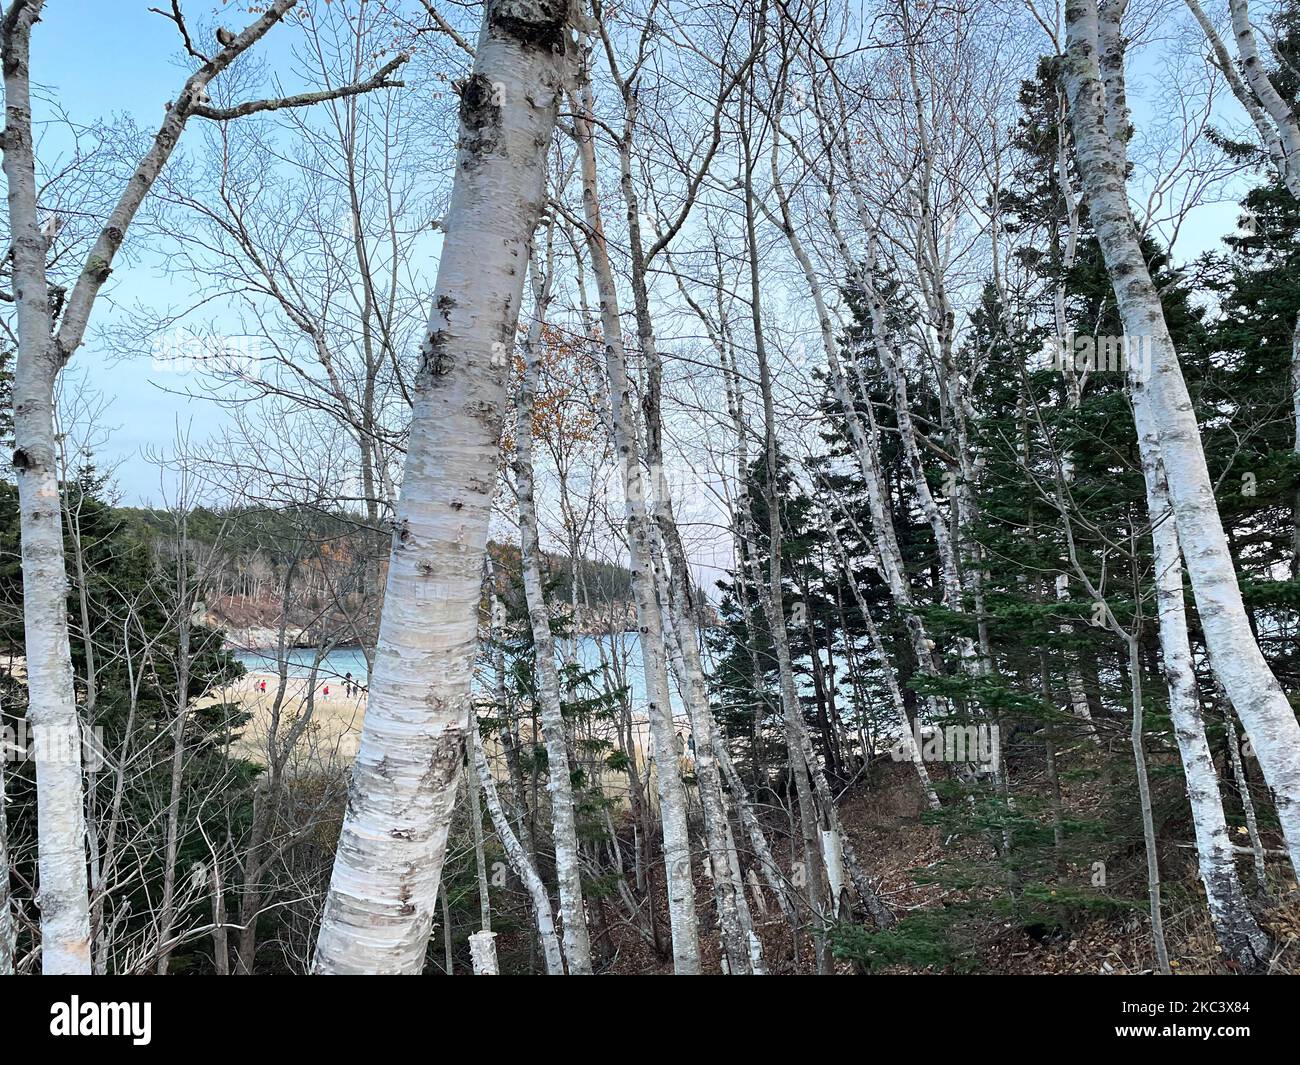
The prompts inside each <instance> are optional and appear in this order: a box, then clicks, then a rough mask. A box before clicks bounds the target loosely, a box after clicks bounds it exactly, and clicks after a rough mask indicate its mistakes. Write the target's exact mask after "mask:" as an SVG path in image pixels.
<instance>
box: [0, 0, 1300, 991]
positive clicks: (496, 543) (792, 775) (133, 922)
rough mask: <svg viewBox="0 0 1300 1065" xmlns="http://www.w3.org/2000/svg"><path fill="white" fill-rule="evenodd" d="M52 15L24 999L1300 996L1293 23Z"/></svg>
mask: <svg viewBox="0 0 1300 1065" xmlns="http://www.w3.org/2000/svg"><path fill="white" fill-rule="evenodd" d="M60 6H61V5H60V4H59V3H57V2H56V0H49V3H48V4H47V3H44V2H43V0H9V2H8V3H7V4H6V5H5V9H4V13H3V17H0V44H2V45H3V55H4V64H3V66H4V83H5V99H6V132H5V136H4V139H3V150H4V174H5V180H6V183H7V188H8V210H7V214H6V215H5V223H4V224H5V225H6V226H7V235H6V239H7V241H8V244H9V246H10V254H9V256H8V258H7V259H6V260H5V262H4V265H3V267H0V274H3V278H2V279H0V290H2V291H0V296H2V297H3V299H4V302H3V304H0V322H2V323H3V327H4V330H5V333H4V336H3V338H0V340H2V341H3V351H2V352H0V406H2V407H3V422H0V435H3V437H4V441H5V444H6V446H7V448H8V449H9V450H11V451H12V470H11V471H10V473H9V474H8V475H7V477H6V478H5V479H4V480H3V481H0V633H2V634H3V654H4V659H3V661H0V727H2V731H0V738H2V739H3V743H4V748H5V752H4V757H3V759H0V771H2V772H3V776H2V777H0V973H6V974H7V973H19V974H29V973H48V974H55V973H61V974H78V975H125V974H146V973H152V974H158V975H167V974H217V975H230V974H253V973H259V974H260V973H266V974H308V973H315V974H381V973H382V974H412V975H413V974H421V973H427V974H447V975H453V974H455V975H460V974H470V973H474V974H479V975H496V974H538V975H541V974H545V975H565V974H569V975H592V974H618V975H631V974H659V973H661V974H678V975H698V974H725V975H775V974H786V975H804V974H806V975H814V974H815V975H851V974H873V975H897V974H915V973H942V974H949V975H957V974H980V973H998V974H1031V975H1038V974H1056V973H1075V974H1158V975H1171V974H1175V973H1177V974H1207V975H1208V974H1214V975H1230V974H1231V975H1263V974H1286V973H1295V972H1300V887H1298V885H1297V879H1296V874H1297V871H1298V870H1300V720H1298V719H1297V713H1298V712H1300V73H1298V69H1297V68H1300V6H1297V5H1296V4H1295V3H1294V2H1293V0H1279V2H1276V3H1272V4H1267V5H1266V4H1262V3H1259V2H1258V0H1257V2H1256V4H1255V5H1254V7H1251V8H1248V6H1247V0H1227V4H1226V8H1222V9H1217V8H1216V9H1210V8H1203V7H1202V6H1201V5H1200V3H1199V2H1198V0H1178V2H1173V0H1146V2H1143V3H1139V2H1138V0H1070V2H1069V3H1067V4H1065V5H1064V6H1063V7H1062V6H1060V5H1055V6H1053V5H1043V4H1038V3H1036V2H1035V0H1029V2H1027V3H1026V2H1021V3H1018V4H1011V3H1009V2H1003V0H976V2H974V3H970V4H967V5H964V6H961V7H949V6H944V5H936V4H933V3H928V2H925V0H880V2H878V3H877V2H873V3H870V4H867V5H865V6H863V5H854V4H847V5H845V4H839V3H836V2H826V0H802V2H797V3H769V2H767V0H744V2H737V3H716V4H708V5H705V4H692V3H680V2H677V0H672V2H663V0H638V2H635V3H632V4H631V5H628V6H619V7H607V6H606V5H605V4H603V3H601V2H598V0H591V2H590V3H587V2H585V0H584V2H576V0H575V2H569V0H486V2H485V3H482V4H472V5H461V4H455V5H452V4H441V3H438V2H436V0H418V2H408V0H335V2H333V3H330V2H328V0H270V2H268V3H265V4H261V5H243V4H228V5H218V6H217V7H216V11H215V12H212V11H208V10H207V9H206V8H207V7H211V6H213V5H206V6H205V4H203V3H200V2H187V3H173V4H171V5H170V7H168V6H167V5H163V6H162V7H160V8H157V9H144V8H143V6H142V10H145V13H146V14H148V15H149V17H150V18H151V19H152V20H153V22H154V23H158V22H161V23H162V24H163V25H164V27H165V28H166V30H167V40H168V42H169V47H171V48H173V49H174V50H176V51H178V52H179V55H180V58H179V62H180V63H181V66H182V68H183V72H184V73H183V77H182V80H181V81H180V88H179V90H177V89H176V88H175V86H173V85H172V84H171V81H165V82H163V83H165V84H166V85H168V86H169V87H168V88H167V90H166V91H167V92H169V93H171V94H172V95H171V99H170V102H169V103H168V104H167V106H166V108H165V109H164V110H163V117H162V118H159V116H158V115H157V114H149V115H148V116H141V117H139V119H138V120H139V121H141V122H143V121H145V118H146V117H147V123H148V126H151V127H154V128H153V129H152V130H149V131H147V132H146V131H143V130H142V129H141V128H139V127H137V126H136V124H135V123H136V121H137V119H136V118H128V117H122V116H119V117H116V118H111V117H103V116H99V117H98V118H97V120H96V122H93V123H89V119H90V117H93V116H90V115H88V114H82V113H81V112H83V111H86V109H90V110H93V108H94V107H95V106H96V102H95V101H93V100H91V101H86V100H75V101H64V100H62V99H61V98H60V96H59V93H58V92H57V91H56V90H53V89H50V88H48V87H47V85H46V84H45V82H44V81H42V79H43V78H44V77H45V76H46V75H45V74H44V73H43V72H42V71H41V70H40V62H38V60H43V61H45V62H49V59H48V56H49V51H48V49H49V47H50V46H49V45H48V44H46V45H45V49H46V50H45V51H41V50H39V49H38V47H37V45H38V42H40V41H41V35H42V34H45V33H53V32H54V29H55V18H56V9H57V8H59V7H60ZM47 8H48V10H47ZM83 17H84V18H86V19H101V18H107V17H108V16H107V15H106V14H104V13H103V12H100V11H99V10H98V9H96V10H95V11H94V12H93V13H92V12H89V11H87V12H83ZM214 18H215V19H217V20H225V21H228V22H231V23H232V25H233V24H234V22H235V20H236V18H238V19H240V20H242V21H241V22H240V24H239V28H237V29H227V28H225V27H224V26H223V25H219V24H218V22H216V21H213V19H214ZM214 42H215V43H214ZM34 56H35V57H34ZM167 59H168V57H167V55H166V54H162V55H158V56H156V57H153V56H150V57H148V61H149V62H154V61H155V60H156V63H157V66H158V71H157V72H156V74H155V75H151V76H153V77H156V78H159V79H166V78H171V79H174V78H175V75H176V71H175V67H174V64H173V65H172V66H168V63H167ZM143 61H144V60H142V62H143ZM29 66H30V70H29ZM49 78H50V80H51V81H57V80H58V69H57V66H55V67H52V68H51V70H50V72H49ZM65 104H66V109H65ZM74 113H76V114H78V116H79V117H77V118H73V117H72V115H73V114H74ZM88 123H89V124H88ZM124 248H125V249H129V251H125V252H124V251H123V249H124ZM137 276H138V277H139V278H141V279H144V281H146V282H148V283H149V284H153V285H155V286H156V287H157V290H158V291H157V292H156V293H152V292H151V291H150V290H149V289H148V284H143V285H140V286H139V287H133V286H132V278H133V277H137ZM150 279H152V280H150ZM140 292H145V293H146V295H144V296H141V295H140V294H139V293H140ZM92 309H94V311H95V313H94V316H93V318H92V314H91V311H92ZM118 360H136V361H137V362H139V361H146V362H147V361H150V360H152V362H151V366H152V368H153V372H154V373H155V375H156V377H157V380H158V381H161V382H162V383H161V384H159V385H158V388H159V393H160V394H162V393H166V395H168V396H169V397H171V399H168V400H167V402H171V401H172V400H174V399H175V398H176V397H178V396H179V397H182V398H183V403H184V404H185V405H187V406H193V407H195V408H197V407H199V406H200V405H202V406H203V409H204V410H206V411H208V415H205V417H210V418H211V419H213V422H212V423H213V424H216V425H217V426H218V428H217V429H216V430H215V431H214V432H213V433H212V434H211V435H203V436H200V434H199V433H198V432H196V431H195V430H194V429H193V428H183V427H177V428H175V431H174V432H172V431H170V430H169V429H167V428H166V427H164V426H161V425H159V426H157V427H156V428H155V427H154V426H153V425H152V424H149V425H147V445H146V446H145V447H143V448H139V449H135V450H132V449H130V448H125V446H124V445H123V444H122V443H121V437H122V435H123V434H122V430H120V429H118V428H112V427H110V426H112V425H113V424H114V422H115V417H116V416H115V414H114V411H115V410H116V409H118V408H119V407H121V406H122V405H124V404H125V405H127V408H128V409H129V404H130V403H131V402H133V401H132V400H131V399H130V398H129V397H128V394H127V391H126V389H125V386H123V391H122V394H121V395H118V394H117V393H115V391H114V389H115V384H114V380H113V373H112V371H111V367H112V366H115V365H118ZM106 367H107V368H110V369H106ZM78 373H80V374H82V376H77V374H78ZM170 375H183V376H170ZM124 397H126V398H124ZM158 402H159V403H161V402H163V401H162V400H159V401H158ZM115 403H116V404H117V405H118V406H117V407H115ZM131 416H132V417H135V418H136V419H137V420H143V421H144V422H146V423H148V422H149V413H148V411H145V412H144V413H143V417H142V415H141V412H139V411H134V412H132V414H131ZM158 421H159V422H160V421H161V419H158ZM205 424H208V423H206V422H205ZM142 470H143V471H147V472H146V473H141V472H140V471H142ZM133 478H134V480H135V481H136V482H146V481H147V482H148V483H149V485H150V487H149V488H148V490H147V491H146V492H143V493H136V494H132V493H130V492H128V491H127V490H126V489H125V488H124V483H126V482H127V481H130V480H131V479H133ZM153 486H157V487H156V488H155V487H153ZM137 496H138V497H137ZM1234 986H1235V985H1234Z"/></svg>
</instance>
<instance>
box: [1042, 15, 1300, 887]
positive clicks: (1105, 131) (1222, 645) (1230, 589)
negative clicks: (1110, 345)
mask: <svg viewBox="0 0 1300 1065" xmlns="http://www.w3.org/2000/svg"><path fill="white" fill-rule="evenodd" d="M1124 6H1125V5H1124V2H1123V0H1109V2H1103V3H1102V4H1101V5H1099V4H1098V3H1097V0H1072V2H1071V3H1070V4H1069V5H1068V6H1067V8H1066V41H1067V45H1066V55H1065V60H1064V68H1063V70H1064V77H1065V85H1066V92H1067V95H1068V99H1069V103H1070V122H1071V128H1072V129H1073V132H1074V143H1075V152H1076V157H1077V159H1078V162H1079V170H1080V175H1081V177H1082V183H1083V195H1084V199H1085V201H1086V203H1087V205H1088V208H1089V212H1090V216H1091V219H1092V224H1093V226H1094V227H1095V229H1096V232H1097V238H1098V240H1099V242H1100V244H1101V249H1102V253H1103V255H1104V257H1105V261H1106V267H1107V270H1108V271H1109V273H1110V276H1111V281H1112V284H1113V285H1114V289H1115V297H1116V300H1117V302H1118V305H1119V311H1120V314H1121V316H1122V318H1123V321H1124V327H1125V332H1126V333H1128V334H1129V335H1130V336H1134V337H1141V338H1143V341H1144V349H1145V359H1146V360H1147V364H1146V365H1144V366H1143V367H1142V373H1141V374H1140V375H1139V376H1138V378H1137V379H1135V381H1134V388H1141V389H1143V390H1144V391H1145V393H1146V399H1145V402H1147V403H1148V404H1149V405H1150V407H1149V409H1150V412H1151V419H1152V423H1153V426H1154V428H1155V433H1156V439H1157V440H1158V443H1159V447H1160V457H1161V458H1162V459H1163V462H1164V469H1165V474H1166V477H1167V480H1168V485H1169V494H1170V499H1171V503H1172V507H1173V513H1174V517H1175V520H1176V526H1177V531H1178V539H1179V542H1180V544H1181V547H1182V550H1183V557H1184V559H1185V561H1186V563H1187V570H1188V574H1189V576H1190V578H1191V583H1192V592H1193V595H1194V597H1195V600H1196V607H1197V613H1198V615H1199V617H1200V620H1201V625H1202V628H1203V629H1204V632H1205V639H1206V643H1207V645H1208V647H1209V651H1210V657H1211V662H1212V664H1213V667H1214V671H1215V674H1216V675H1217V676H1218V678H1219V680H1220V681H1221V683H1222V684H1223V687H1224V690H1225V691H1227V693H1228V697H1229V698H1230V699H1231V700H1232V704H1233V706H1234V707H1235V708H1236V710H1237V714H1238V716H1239V717H1240V718H1241V721H1242V724H1243V725H1244V726H1245V728H1246V732H1247V735H1248V736H1249V737H1250V740H1251V744H1252V746H1253V748H1254V751H1255V755H1256V757H1257V758H1258V759H1259V764H1260V768H1261V769H1262V770H1263V773H1264V778H1265V779H1266V780H1267V781H1268V784H1269V787H1270V788H1271V789H1272V791H1273V795H1274V799H1275V802H1276V805H1277V812H1278V819H1279V821H1280V823H1281V825H1282V830H1283V834H1284V836H1285V838H1286V845H1287V849H1288V852H1289V853H1290V857H1291V861H1292V865H1293V867H1295V868H1296V869H1298V870H1300V722H1297V721H1296V717H1295V712H1294V711H1293V710H1292V708H1291V705H1290V703H1289V701H1288V699H1287V697H1286V694H1285V692H1283V690H1282V687H1281V685H1280V684H1278V682H1277V679H1276V678H1275V677H1274V676H1273V673H1272V671H1271V670H1270V668H1269V665H1268V663H1267V661H1265V659H1264V656H1263V654H1262V653H1261V651H1260V649H1259V644H1258V642H1257V640H1256V638H1255V636H1254V634H1253V633H1252V631H1251V628H1250V623H1249V619H1248V617H1247V615H1246V610H1245V606H1244V604H1243V602H1242V598H1241V589H1240V587H1239V585H1238V583H1237V574H1236V571H1235V569H1234V566H1233V561H1232V555H1231V553H1230V552H1229V550H1228V543H1227V538H1226V536H1225V534H1224V531H1223V522H1222V520H1221V519H1220V517H1219V512H1218V509H1217V507H1216V505H1215V499H1214V486H1213V483H1212V481H1211V479H1210V474H1209V470H1208V468H1207V466H1206V462H1205V452H1204V449H1203V447H1202V444H1201V437H1200V428H1199V426H1198V425H1197V422H1196V415H1195V412H1194V410H1193V407H1192V402H1191V398H1190V396H1189V395H1188V391H1187V384H1186V381H1185V380H1184V379H1183V375H1182V370H1181V368H1180V367H1179V364H1178V356H1177V353H1176V352H1175V351H1174V347H1173V342H1172V340H1171V339H1170V335H1169V329H1168V327H1167V325H1166V323H1165V320H1164V313H1163V310H1162V307H1161V303H1160V297H1159V294H1158V293H1157V291H1156V289H1155V286H1154V285H1153V284H1152V281H1151V275H1150V273H1149V271H1148V269H1147V265H1146V261H1145V258H1144V256H1143V254H1142V249H1141V245H1140V242H1139V240H1138V235H1137V230H1136V228H1135V226H1134V224H1133V217H1132V214H1131V212H1130V209H1129V203H1128V197H1127V193H1126V184H1125V175H1126V169H1127V164H1126V158H1125V151H1124V139H1125V138H1126V137H1127V123H1128V119H1127V112H1126V108H1125V104H1124V99H1123V65H1124V54H1123V48H1122V46H1121V44H1120V40H1121V37H1120V28H1119V27H1120V20H1121V18H1122V15H1123V11H1124ZM1103 79H1104V84H1103ZM1144 461H1145V459H1144Z"/></svg>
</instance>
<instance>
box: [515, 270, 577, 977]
mask: <svg viewBox="0 0 1300 1065" xmlns="http://www.w3.org/2000/svg"><path fill="white" fill-rule="evenodd" d="M530 269H531V271H532V276H533V297H534V302H535V310H534V317H533V321H532V322H531V323H530V325H529V328H528V338H527V340H526V342H525V343H524V372H523V377H522V378H521V380H520V384H519V397H518V402H517V403H516V405H515V459H514V463H513V467H512V468H513V469H514V473H515V499H516V500H517V502H518V506H519V551H520V558H521V565H522V567H523V578H524V597H525V599H526V600H527V603H528V621H529V624H530V625H531V627H532V633H533V657H534V661H535V664H536V668H537V698H538V701H539V702H540V703H541V717H542V738H543V741H544V742H545V744H546V763H547V772H546V791H547V794H548V795H550V797H551V821H552V824H553V825H554V829H555V832H554V838H555V878H556V880H557V881H558V882H559V887H560V918H561V922H562V924H563V928H564V956H565V958H566V959H567V961H568V963H569V975H571V976H590V975H591V942H590V939H589V937H588V934H587V916H586V910H585V908H584V907H583V900H582V865H581V856H580V854H579V852H578V826H577V816H576V812H575V808H574V802H573V779H572V773H571V770H570V768H569V741H568V729H567V727H566V725H565V723H564V712H563V709H562V707H561V702H560V675H559V670H558V667H557V666H556V649H555V637H554V636H552V635H551V621H550V615H549V614H548V613H547V609H546V595H545V592H544V590H543V584H542V565H541V548H540V546H539V544H538V533H537V509H536V506H535V504H534V500H533V410H534V408H535V406H536V397H537V380H538V374H539V373H540V354H539V352H538V347H539V345H540V344H541V339H542V322H543V320H544V319H543V316H544V315H545V313H546V304H547V302H548V300H549V289H550V278H549V276H548V277H547V279H546V280H545V281H543V280H542V278H541V272H540V270H539V269H538V267H537V264H536V259H535V258H534V260H533V262H532V263H531V264H530Z"/></svg>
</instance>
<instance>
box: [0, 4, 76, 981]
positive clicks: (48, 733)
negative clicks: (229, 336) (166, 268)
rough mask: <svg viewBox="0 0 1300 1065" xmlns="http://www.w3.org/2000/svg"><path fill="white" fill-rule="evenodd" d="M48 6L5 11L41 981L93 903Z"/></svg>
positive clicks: (60, 964)
mask: <svg viewBox="0 0 1300 1065" xmlns="http://www.w3.org/2000/svg"><path fill="white" fill-rule="evenodd" d="M42 6H43V5H42V4H41V3H40V2H30V3H26V4H18V5H10V6H9V7H8V8H7V9H6V12H5V14H6V18H5V22H6V25H5V27H4V29H3V35H4V41H3V47H4V82H5V131H4V172H5V178H6V181H7V184H8V200H9V223H10V240H11V241H12V245H11V255H12V259H13V278H14V289H15V291H14V309H15V312H16V315H17V325H18V354H17V360H16V362H15V366H14V380H13V404H14V453H13V467H14V474H15V477H16V479H17V481H18V511H19V528H20V530H21V536H22V571H23V635H24V640H25V646H26V658H27V663H26V664H27V692H28V704H27V720H28V721H29V722H30V724H31V731H32V742H33V743H34V745H35V746H36V749H37V750H39V751H43V752H45V757H42V758H39V759H37V762H36V816H37V838H38V841H39V851H38V867H37V872H38V875H39V877H40V884H39V892H40V894H39V905H40V912H41V971H42V972H43V973H45V974H46V975H59V974H89V973H90V968H91V963H90V895H89V888H88V883H87V873H86V822H85V808H84V802H83V795H82V780H81V723H80V719H79V717H78V714H77V699H76V693H75V691H74V687H73V679H72V655H71V651H70V648H69V644H68V615H67V609H68V608H67V586H68V580H67V572H66V570H65V568H64V558H63V522H62V512H61V508H60V503H59V479H58V452H57V444H56V441H55V433H54V382H55V380H56V378H57V377H58V373H59V370H60V369H61V368H62V366H63V358H64V354H63V351H62V348H61V347H60V346H59V345H58V344H57V343H56V341H55V339H54V338H53V337H52V336H51V335H50V334H51V326H52V322H51V319H50V308H49V286H48V284H47V282H46V275H45V252H46V242H45V238H44V237H43V236H42V235H41V231H40V227H39V225H38V220H37V193H36V170H35V160H34V155H33V144H32V113H31V87H30V82H29V76H28V62H29V57H30V45H31V30H32V24H33V23H34V22H35V21H36V20H37V19H38V18H39V17H40V14H41V8H42Z"/></svg>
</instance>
